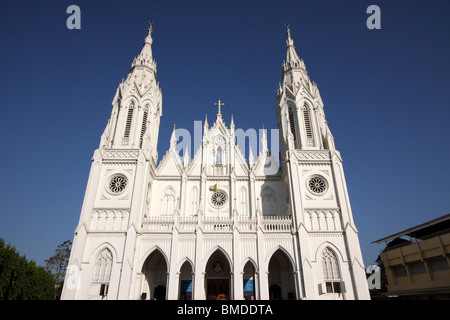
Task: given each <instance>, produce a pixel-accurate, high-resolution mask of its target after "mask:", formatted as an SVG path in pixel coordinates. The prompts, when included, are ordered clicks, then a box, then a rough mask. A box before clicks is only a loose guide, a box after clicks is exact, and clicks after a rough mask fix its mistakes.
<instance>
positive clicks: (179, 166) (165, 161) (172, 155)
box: [156, 148, 183, 177]
mask: <svg viewBox="0 0 450 320" xmlns="http://www.w3.org/2000/svg"><path fill="white" fill-rule="evenodd" d="M182 172H183V163H182V162H181V158H180V156H179V154H178V153H177V152H176V151H175V148H172V149H170V150H169V151H167V153H166V155H165V156H164V157H163V158H162V160H161V162H160V163H159V166H158V167H157V168H156V174H157V175H159V176H175V177H179V176H180V175H181V173H182Z"/></svg>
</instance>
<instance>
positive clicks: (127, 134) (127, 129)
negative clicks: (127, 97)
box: [123, 102, 134, 138]
mask: <svg viewBox="0 0 450 320" xmlns="http://www.w3.org/2000/svg"><path fill="white" fill-rule="evenodd" d="M133 111H134V102H131V104H130V106H129V107H128V115H127V121H126V122H125V132H124V134H123V136H124V137H125V138H129V137H130V128H131V121H132V120H133Z"/></svg>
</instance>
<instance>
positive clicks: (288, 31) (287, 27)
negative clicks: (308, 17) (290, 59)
mask: <svg viewBox="0 0 450 320" xmlns="http://www.w3.org/2000/svg"><path fill="white" fill-rule="evenodd" d="M286 34H287V36H288V37H289V38H290V37H291V29H290V28H289V23H286Z"/></svg>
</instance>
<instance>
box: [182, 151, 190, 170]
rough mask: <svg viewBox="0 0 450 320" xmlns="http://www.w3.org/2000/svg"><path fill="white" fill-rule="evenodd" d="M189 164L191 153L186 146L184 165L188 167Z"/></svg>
mask: <svg viewBox="0 0 450 320" xmlns="http://www.w3.org/2000/svg"><path fill="white" fill-rule="evenodd" d="M188 164H189V153H188V149H187V148H186V150H185V152H184V157H183V165H184V166H185V167H187V166H188Z"/></svg>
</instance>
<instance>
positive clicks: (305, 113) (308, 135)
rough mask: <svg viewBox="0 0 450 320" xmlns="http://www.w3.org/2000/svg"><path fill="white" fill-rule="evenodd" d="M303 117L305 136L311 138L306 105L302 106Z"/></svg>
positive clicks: (309, 120)
mask: <svg viewBox="0 0 450 320" xmlns="http://www.w3.org/2000/svg"><path fill="white" fill-rule="evenodd" d="M303 118H304V120H305V130H306V138H308V139H311V138H312V130H311V119H310V117H309V110H308V107H307V106H306V105H305V106H304V107H303Z"/></svg>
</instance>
